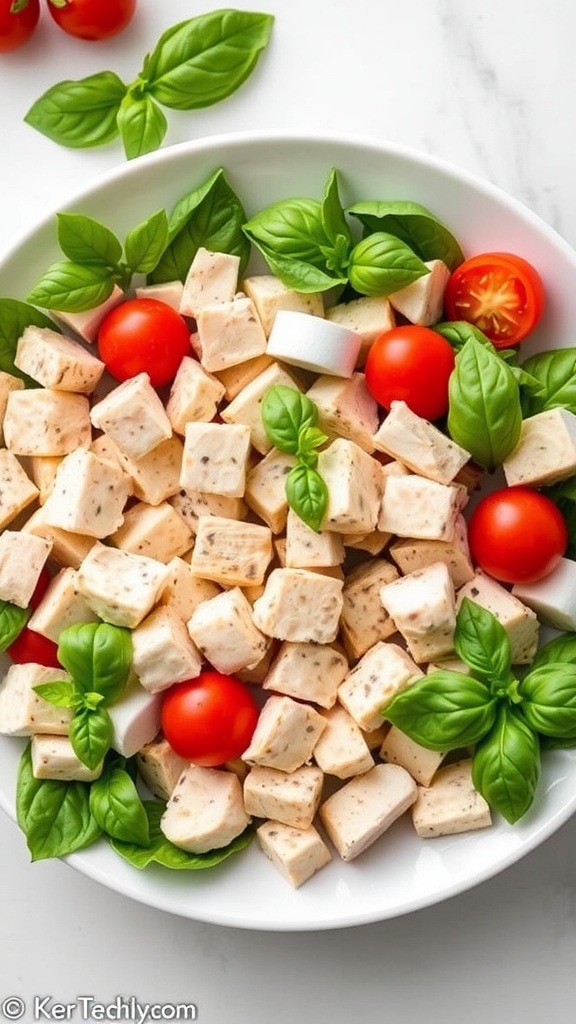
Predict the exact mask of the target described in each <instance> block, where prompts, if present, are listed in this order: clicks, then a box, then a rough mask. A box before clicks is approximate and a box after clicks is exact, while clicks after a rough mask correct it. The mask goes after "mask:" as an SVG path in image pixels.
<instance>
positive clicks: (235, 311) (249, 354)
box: [196, 296, 266, 372]
mask: <svg viewBox="0 0 576 1024" xmlns="http://www.w3.org/2000/svg"><path fill="white" fill-rule="evenodd" d="M196 324H197V327H198V345H199V350H200V362H201V363H202V366H203V367H204V369H205V370H208V371H210V372H213V371H216V370H223V369H225V367H227V366H234V364H235V363H242V362H245V361H246V360H247V359H253V358H254V357H255V356H259V355H263V354H264V353H265V352H266V335H265V334H264V330H263V328H262V324H261V323H260V320H259V319H258V315H257V313H256V309H255V307H254V303H253V302H252V299H249V298H247V297H246V296H241V297H238V298H234V299H232V300H231V301H229V302H219V303H213V304H212V305H207V306H202V308H201V309H199V310H198V313H197V315H196Z"/></svg>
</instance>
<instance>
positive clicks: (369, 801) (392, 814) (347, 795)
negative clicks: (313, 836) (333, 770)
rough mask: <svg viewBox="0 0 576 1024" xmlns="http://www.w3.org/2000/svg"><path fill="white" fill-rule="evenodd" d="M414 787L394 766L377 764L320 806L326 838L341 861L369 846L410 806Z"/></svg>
mask: <svg viewBox="0 0 576 1024" xmlns="http://www.w3.org/2000/svg"><path fill="white" fill-rule="evenodd" d="M416 796H417V786H416V783H415V782H414V780H413V779H412V777H411V776H410V775H409V774H408V772H407V771H406V770H405V769H404V768H401V767H400V766H399V765H396V764H377V765H374V767H373V768H371V769H370V771H368V772H366V773H365V774H364V775H358V776H357V777H356V778H353V779H351V780H350V782H347V783H346V784H345V785H344V786H342V788H341V789H339V790H337V791H336V792H335V793H333V794H332V796H329V797H328V799H327V800H325V801H324V803H323V804H321V806H320V818H321V821H322V824H323V825H324V828H325V829H326V832H327V833H328V837H329V839H330V840H331V841H332V843H333V844H334V846H335V847H336V850H337V851H338V853H339V855H340V857H341V858H342V860H344V861H350V860H353V859H354V858H355V857H358V856H359V855H360V854H361V853H364V851H365V850H367V849H368V847H370V846H372V844H373V843H375V842H376V840H377V839H379V838H380V836H382V835H383V834H384V832H386V831H387V829H389V828H390V826H391V825H392V824H393V823H394V822H395V821H396V820H397V818H399V817H400V816H401V815H402V814H404V813H405V812H406V811H407V810H408V809H409V808H410V807H411V806H412V804H413V803H414V801H415V800H416Z"/></svg>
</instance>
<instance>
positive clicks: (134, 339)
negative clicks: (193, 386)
mask: <svg viewBox="0 0 576 1024" xmlns="http://www.w3.org/2000/svg"><path fill="white" fill-rule="evenodd" d="M191 352H192V349H191V344H190V328H189V327H188V325H187V323H186V321H185V320H184V319H183V317H181V316H180V314H179V313H177V312H176V310H175V309H173V308H172V306H169V305H168V304H167V303H166V302H160V301H159V300H158V299H149V298H140V299H127V300H126V302H121V303H120V305H119V306H115V307H114V308H113V309H111V310H110V312H109V313H107V314H106V316H105V317H104V320H103V321H102V323H101V325H100V329H99V331H98V353H99V356H100V359H101V360H102V362H103V363H105V364H106V367H107V369H108V370H109V372H110V373H111V374H112V376H113V377H115V378H116V380H119V381H124V380H128V378H129V377H134V376H135V375H136V374H138V373H147V374H149V376H150V383H151V384H152V385H153V387H156V388H158V387H162V386H163V385H164V384H169V383H170V381H172V380H173V379H174V377H175V375H176V371H177V369H178V367H179V366H180V363H181V362H182V359H183V358H184V356H185V355H191Z"/></svg>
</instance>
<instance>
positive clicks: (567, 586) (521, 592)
mask: <svg viewBox="0 0 576 1024" xmlns="http://www.w3.org/2000/svg"><path fill="white" fill-rule="evenodd" d="M512 594H513V595H514V597H516V598H518V600H520V601H522V603H523V604H524V605H528V607H529V608H531V609H532V611H533V612H535V614H536V615H537V616H538V618H539V620H540V622H542V623H544V625H546V626H552V627H554V628H555V629H562V630H569V631H574V630H576V562H573V561H572V560H571V559H570V558H563V559H561V561H560V563H559V564H558V565H557V566H556V568H555V569H553V570H552V572H551V573H548V575H547V576H545V577H544V579H541V580H537V581H536V582H535V583H516V584H515V586H513V587H512Z"/></svg>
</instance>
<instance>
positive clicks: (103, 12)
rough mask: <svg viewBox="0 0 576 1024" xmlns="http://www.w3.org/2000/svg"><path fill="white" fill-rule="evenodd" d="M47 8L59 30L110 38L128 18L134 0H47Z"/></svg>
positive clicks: (134, 2) (130, 15) (120, 30)
mask: <svg viewBox="0 0 576 1024" xmlns="http://www.w3.org/2000/svg"><path fill="white" fill-rule="evenodd" d="M48 10H49V11H50V14H51V15H52V17H53V19H54V21H55V22H56V24H57V25H58V27H59V28H61V29H62V31H63V32H66V34H67V35H69V36H75V37H76V38H77V39H88V40H90V41H95V40H100V39H111V38H112V36H117V35H118V34H119V33H120V32H123V31H124V29H125V28H126V26H127V25H128V24H129V23H130V22H131V21H132V18H133V17H134V13H135V11H136V0H66V2H64V3H62V0H59V2H58V6H56V4H54V3H52V2H51V0H48Z"/></svg>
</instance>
